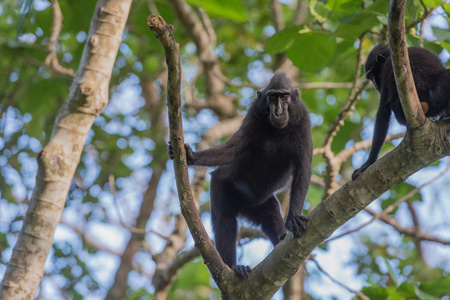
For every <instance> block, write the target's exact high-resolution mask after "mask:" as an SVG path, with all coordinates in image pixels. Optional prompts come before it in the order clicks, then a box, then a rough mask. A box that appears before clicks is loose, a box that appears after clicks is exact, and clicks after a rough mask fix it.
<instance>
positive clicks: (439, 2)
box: [423, 0, 444, 7]
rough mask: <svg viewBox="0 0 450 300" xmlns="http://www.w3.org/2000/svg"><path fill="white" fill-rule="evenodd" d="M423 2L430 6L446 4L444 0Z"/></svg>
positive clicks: (424, 0) (426, 0)
mask: <svg viewBox="0 0 450 300" xmlns="http://www.w3.org/2000/svg"><path fill="white" fill-rule="evenodd" d="M423 4H425V6H428V7H437V6H439V5H442V4H444V1H442V0H423Z"/></svg>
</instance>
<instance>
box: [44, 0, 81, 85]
mask: <svg viewBox="0 0 450 300" xmlns="http://www.w3.org/2000/svg"><path fill="white" fill-rule="evenodd" d="M52 12H53V22H52V28H51V35H50V41H49V42H48V44H47V50H48V54H47V57H46V58H45V64H46V65H48V66H51V67H52V68H53V70H55V71H56V72H58V73H61V74H64V75H69V76H70V77H74V78H75V76H76V75H77V74H75V72H74V71H73V70H72V69H67V68H64V67H63V66H61V65H60V64H59V61H58V58H57V56H56V49H55V45H56V43H57V42H58V39H59V34H60V33H61V28H62V21H63V15H62V12H61V7H60V6H59V2H58V0H52Z"/></svg>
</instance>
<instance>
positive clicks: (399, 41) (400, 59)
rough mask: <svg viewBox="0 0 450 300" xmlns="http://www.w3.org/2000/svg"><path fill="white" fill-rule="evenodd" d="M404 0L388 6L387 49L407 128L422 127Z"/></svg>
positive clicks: (424, 119)
mask: <svg viewBox="0 0 450 300" xmlns="http://www.w3.org/2000/svg"><path fill="white" fill-rule="evenodd" d="M405 6H406V0H391V3H390V6H389V26H388V27H389V47H390V49H391V59H392V67H393V69H394V76H395V82H396V84H397V91H398V95H399V98H400V102H401V104H402V108H403V112H404V114H405V118H406V122H407V124H408V128H410V129H415V128H418V127H420V126H422V125H423V124H424V123H425V121H426V118H425V115H424V113H423V110H422V107H421V106H420V102H419V97H418V95H417V91H416V86H415V84H414V79H413V76H412V72H411V66H410V63H409V55H408V46H407V44H406V36H405Z"/></svg>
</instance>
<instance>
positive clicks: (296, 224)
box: [286, 215, 308, 238]
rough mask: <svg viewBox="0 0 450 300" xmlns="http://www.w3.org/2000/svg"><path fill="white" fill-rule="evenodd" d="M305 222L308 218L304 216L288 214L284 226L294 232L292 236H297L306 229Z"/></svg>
mask: <svg viewBox="0 0 450 300" xmlns="http://www.w3.org/2000/svg"><path fill="white" fill-rule="evenodd" d="M306 222H308V218H307V217H305V216H294V215H288V217H287V219H286V228H287V229H288V230H289V231H290V232H292V233H293V234H294V237H296V238H299V237H301V236H302V234H303V233H304V232H305V231H306V226H305V223H306Z"/></svg>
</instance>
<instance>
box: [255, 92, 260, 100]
mask: <svg viewBox="0 0 450 300" xmlns="http://www.w3.org/2000/svg"><path fill="white" fill-rule="evenodd" d="M256 98H258V99H261V91H257V92H256Z"/></svg>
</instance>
